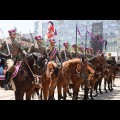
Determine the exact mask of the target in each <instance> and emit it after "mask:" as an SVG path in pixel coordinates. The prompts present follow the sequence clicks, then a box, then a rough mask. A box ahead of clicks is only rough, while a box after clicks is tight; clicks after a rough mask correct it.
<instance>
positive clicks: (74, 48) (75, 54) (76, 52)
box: [71, 44, 81, 58]
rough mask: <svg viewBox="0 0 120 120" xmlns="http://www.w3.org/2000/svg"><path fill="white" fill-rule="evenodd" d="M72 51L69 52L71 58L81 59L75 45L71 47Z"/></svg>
mask: <svg viewBox="0 0 120 120" xmlns="http://www.w3.org/2000/svg"><path fill="white" fill-rule="evenodd" d="M72 48H73V51H72V52H71V55H72V57H73V58H81V56H80V54H79V52H78V51H77V45H76V44H74V45H72Z"/></svg>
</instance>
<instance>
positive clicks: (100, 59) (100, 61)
mask: <svg viewBox="0 0 120 120" xmlns="http://www.w3.org/2000/svg"><path fill="white" fill-rule="evenodd" d="M88 62H89V63H90V64H91V65H92V66H93V68H94V69H95V71H96V72H97V74H98V78H97V81H96V83H95V86H94V90H95V91H96V94H95V95H94V97H96V96H97V95H98V91H97V88H98V85H99V92H100V94H103V92H102V91H101V83H102V80H103V77H104V68H105V67H104V66H105V65H106V60H105V57H104V53H102V54H101V55H99V56H95V57H93V58H91V59H89V60H88Z"/></svg>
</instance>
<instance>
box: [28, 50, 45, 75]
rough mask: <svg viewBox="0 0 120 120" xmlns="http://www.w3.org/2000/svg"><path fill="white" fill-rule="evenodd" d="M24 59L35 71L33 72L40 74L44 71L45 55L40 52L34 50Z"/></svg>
mask: <svg viewBox="0 0 120 120" xmlns="http://www.w3.org/2000/svg"><path fill="white" fill-rule="evenodd" d="M26 59H27V62H28V64H29V65H30V67H31V69H32V70H34V71H35V74H37V75H42V74H43V73H45V70H46V64H47V59H46V56H42V55H41V54H40V53H37V52H34V53H31V54H29V55H28V56H27V57H26Z"/></svg>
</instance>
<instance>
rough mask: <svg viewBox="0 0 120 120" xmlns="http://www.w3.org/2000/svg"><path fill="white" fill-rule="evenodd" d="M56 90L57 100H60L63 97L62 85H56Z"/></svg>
mask: <svg viewBox="0 0 120 120" xmlns="http://www.w3.org/2000/svg"><path fill="white" fill-rule="evenodd" d="M57 91H58V100H61V99H63V96H62V92H61V91H62V85H57Z"/></svg>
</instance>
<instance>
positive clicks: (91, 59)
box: [88, 56, 97, 63]
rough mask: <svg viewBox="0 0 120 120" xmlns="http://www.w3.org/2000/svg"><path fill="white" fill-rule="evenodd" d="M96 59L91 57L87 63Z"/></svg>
mask: <svg viewBox="0 0 120 120" xmlns="http://www.w3.org/2000/svg"><path fill="white" fill-rule="evenodd" d="M96 58H97V56H94V57H92V58H90V59H89V60H88V62H90V63H91V62H93V61H94V60H95V59H96Z"/></svg>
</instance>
